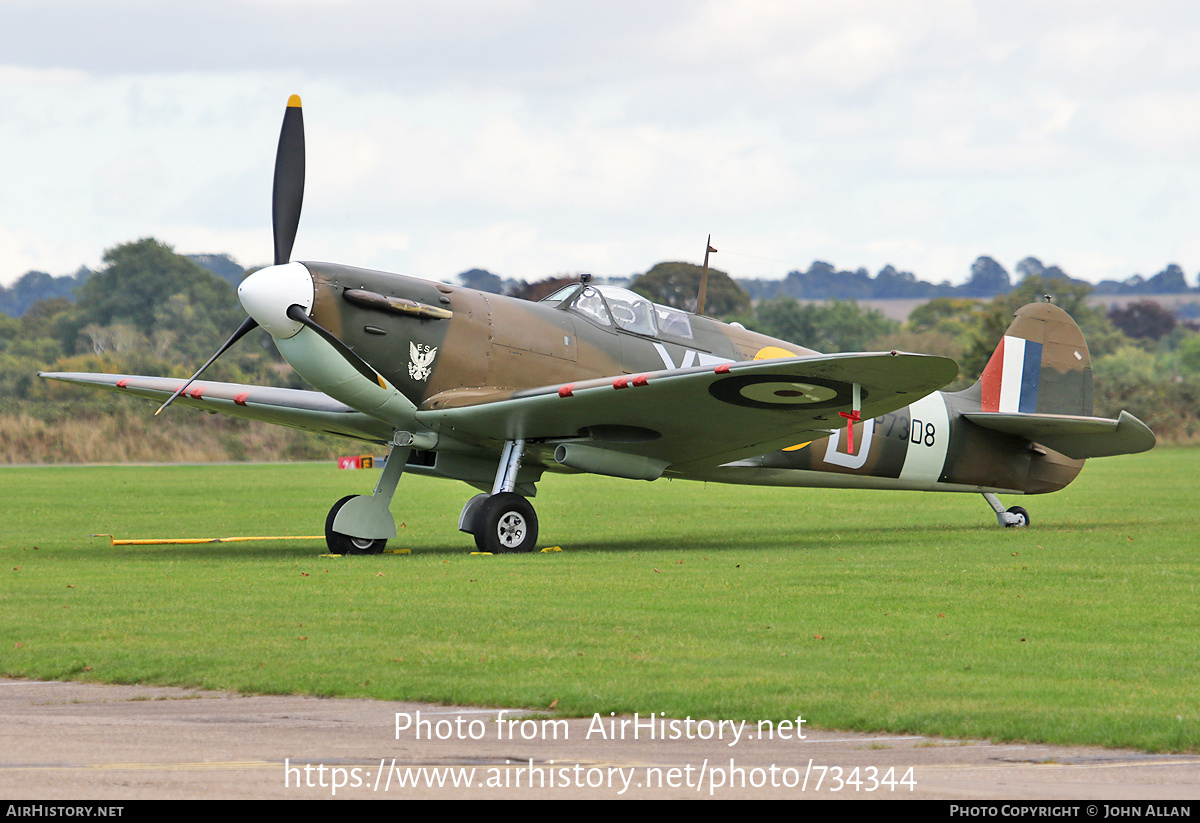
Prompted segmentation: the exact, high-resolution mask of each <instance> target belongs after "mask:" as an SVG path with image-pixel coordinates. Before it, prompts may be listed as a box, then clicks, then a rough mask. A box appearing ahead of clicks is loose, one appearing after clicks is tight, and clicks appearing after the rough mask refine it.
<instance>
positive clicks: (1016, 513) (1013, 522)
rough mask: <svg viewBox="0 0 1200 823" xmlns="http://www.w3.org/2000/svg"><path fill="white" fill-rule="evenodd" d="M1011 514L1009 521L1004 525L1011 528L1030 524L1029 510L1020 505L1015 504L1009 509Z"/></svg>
mask: <svg viewBox="0 0 1200 823" xmlns="http://www.w3.org/2000/svg"><path fill="white" fill-rule="evenodd" d="M1008 514H1009V515H1011V517H1010V518H1009V521H1008V522H1007V523H1005V524H1004V525H1005V526H1006V527H1008V528H1010V529H1020V528H1024V527H1025V526H1028V525H1029V512H1027V511H1025V510H1024V509H1023V508H1021V507H1020V506H1013V507H1012V508H1010V509H1009V510H1008Z"/></svg>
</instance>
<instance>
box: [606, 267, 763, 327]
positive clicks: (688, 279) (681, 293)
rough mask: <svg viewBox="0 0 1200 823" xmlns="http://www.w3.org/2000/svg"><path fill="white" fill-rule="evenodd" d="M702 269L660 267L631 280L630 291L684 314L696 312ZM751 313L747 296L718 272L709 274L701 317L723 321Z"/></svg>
mask: <svg viewBox="0 0 1200 823" xmlns="http://www.w3.org/2000/svg"><path fill="white" fill-rule="evenodd" d="M701 271H703V267H701V266H697V265H694V264H692V263H659V264H657V265H656V266H655V267H654V268H652V269H650V271H648V272H646V273H645V274H641V275H638V276H637V277H635V278H634V280H633V283H631V284H630V286H629V288H630V289H632V290H633V291H635V292H637V293H638V294H640V295H642V297H646V298H648V299H650V300H653V301H654V302H655V303H662V304H663V305H666V306H674V307H675V308H677V309H683V310H684V311H695V309H696V299H697V297H698V296H699V294H700V273H701ZM749 309H750V295H748V294H746V290H745V289H743V288H742V287H741V286H739V285H738V284H737V283H736V282H734V280H733V278H731V277H730V276H729V275H728V274H726V273H725V272H723V271H721V270H720V269H713V268H710V269H709V270H708V291H707V296H706V297H705V304H704V313H705V314H707V315H711V316H712V317H726V316H728V315H730V314H736V313H738V312H745V311H748V310H749Z"/></svg>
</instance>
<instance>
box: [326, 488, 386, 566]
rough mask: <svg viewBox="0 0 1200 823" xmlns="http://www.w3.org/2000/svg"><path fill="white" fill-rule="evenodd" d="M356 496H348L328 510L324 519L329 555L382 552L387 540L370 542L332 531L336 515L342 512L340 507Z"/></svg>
mask: <svg viewBox="0 0 1200 823" xmlns="http://www.w3.org/2000/svg"><path fill="white" fill-rule="evenodd" d="M356 496H357V495H353V494H348V495H346V496H345V497H343V498H342V499H341V500H339V501H338V502H336V503H334V504H333V508H332V509H330V510H329V515H328V516H327V517H326V518H325V545H326V546H328V547H329V553H330V554H380V553H382V552H383V547H384V546H386V545H387V540H384V539H382V538H381V539H379V540H370V539H368V538H365V537H351V536H350V535H348V534H342V533H341V532H335V531H334V530H333V521H334V518H336V517H337V513H338V512H339V511H341V510H342V506H344V505H346V502H347V501H349V500H353V499H354V498H355V497H356Z"/></svg>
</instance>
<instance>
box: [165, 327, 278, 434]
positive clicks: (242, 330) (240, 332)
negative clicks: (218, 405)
mask: <svg viewBox="0 0 1200 823" xmlns="http://www.w3.org/2000/svg"><path fill="white" fill-rule="evenodd" d="M256 328H258V321H257V320H255V319H254V318H253V317H247V318H246V319H245V320H243V321H242V325H240V326H238V327H237V331H235V332H234V333H233V336H232V337H230V338H229V339H228V340H226V341H225V345H223V346H221V348H219V349H217V353H216V354H214V355H213V356H212V357H210V358H208V362H207V363H205V364H204V365H203V366H201V367H200V369H199V370H198V371H197V372H196V373H195V374H193V375H192V376H191V377H189V378H188V381H187V382H186V383H184V384H183V385H182V386H180V387H179V388H177V389H176V390H175V393H174V394H173V395H171V396H170V397H168V398H167V402H166V403H163V404H162V405H161V406H159V407H158V411H156V412H155V413H154V414H155V416H156V417H157V416H158V414H159V412H161V411H162V410H163V409H165V408H166V407H167V406H169V405H171V403H173V402H174V401H175V398H176V397H178V396H179V395H181V394H183V393H184V392H185V391H187V387H188V386H190V385H192V383H193V382H194V381H195V380H196V378H197V377H199V376H200V375H201V374H203V373H204V370H205V369H207V368H208V367H209V366H211V365H212V364H213V363H215V362H216V360H217V358H218V357H220V356H221V355H223V354H224V353H225V351H226V350H227V349H228V348H229V347H230V346H232V345H233V344H234V343H236V342H237V341H239V340H241V339H242V338H243V337H245V336H246V333H247V332H249V331H252V330H253V329H256Z"/></svg>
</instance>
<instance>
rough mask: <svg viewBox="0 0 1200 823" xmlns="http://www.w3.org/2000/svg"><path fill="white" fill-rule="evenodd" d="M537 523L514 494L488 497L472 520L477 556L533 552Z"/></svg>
mask: <svg viewBox="0 0 1200 823" xmlns="http://www.w3.org/2000/svg"><path fill="white" fill-rule="evenodd" d="M537 536H538V521H537V514H536V513H535V512H534V511H533V506H532V505H531V504H530V503H529V501H528V500H526V499H525V498H524V497H522V496H521V495H519V494H517V493H516V492H501V493H500V494H493V495H491V496H490V497H488V498H487V499H486V500H485V501H483V504H482V505H481V506H480V507H479V513H478V514H477V515H476V519H475V546H476V547H477V548H478V549H479V551H481V552H491V553H492V554H510V553H521V552H531V551H533V547H534V544H536V543H537Z"/></svg>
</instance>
